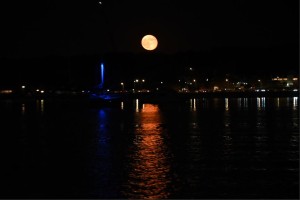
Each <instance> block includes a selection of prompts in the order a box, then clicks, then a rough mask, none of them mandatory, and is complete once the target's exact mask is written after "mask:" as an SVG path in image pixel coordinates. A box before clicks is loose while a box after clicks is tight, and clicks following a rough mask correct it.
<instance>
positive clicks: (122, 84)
mask: <svg viewBox="0 0 300 200" xmlns="http://www.w3.org/2000/svg"><path fill="white" fill-rule="evenodd" d="M121 86H122V91H124V83H123V82H121Z"/></svg>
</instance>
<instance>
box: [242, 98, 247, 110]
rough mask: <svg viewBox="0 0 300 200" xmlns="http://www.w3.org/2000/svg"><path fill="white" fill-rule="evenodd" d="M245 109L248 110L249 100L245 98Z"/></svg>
mask: <svg viewBox="0 0 300 200" xmlns="http://www.w3.org/2000/svg"><path fill="white" fill-rule="evenodd" d="M243 101H244V108H248V98H244V99H243Z"/></svg>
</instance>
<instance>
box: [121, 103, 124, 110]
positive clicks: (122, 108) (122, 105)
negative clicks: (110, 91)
mask: <svg viewBox="0 0 300 200" xmlns="http://www.w3.org/2000/svg"><path fill="white" fill-rule="evenodd" d="M121 110H124V102H123V101H121Z"/></svg>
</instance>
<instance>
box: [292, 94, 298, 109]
mask: <svg viewBox="0 0 300 200" xmlns="http://www.w3.org/2000/svg"><path fill="white" fill-rule="evenodd" d="M297 107H298V97H293V110H297Z"/></svg>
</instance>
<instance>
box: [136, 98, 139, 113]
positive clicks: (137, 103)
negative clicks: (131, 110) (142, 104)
mask: <svg viewBox="0 0 300 200" xmlns="http://www.w3.org/2000/svg"><path fill="white" fill-rule="evenodd" d="M135 112H139V100H138V99H136V100H135Z"/></svg>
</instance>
